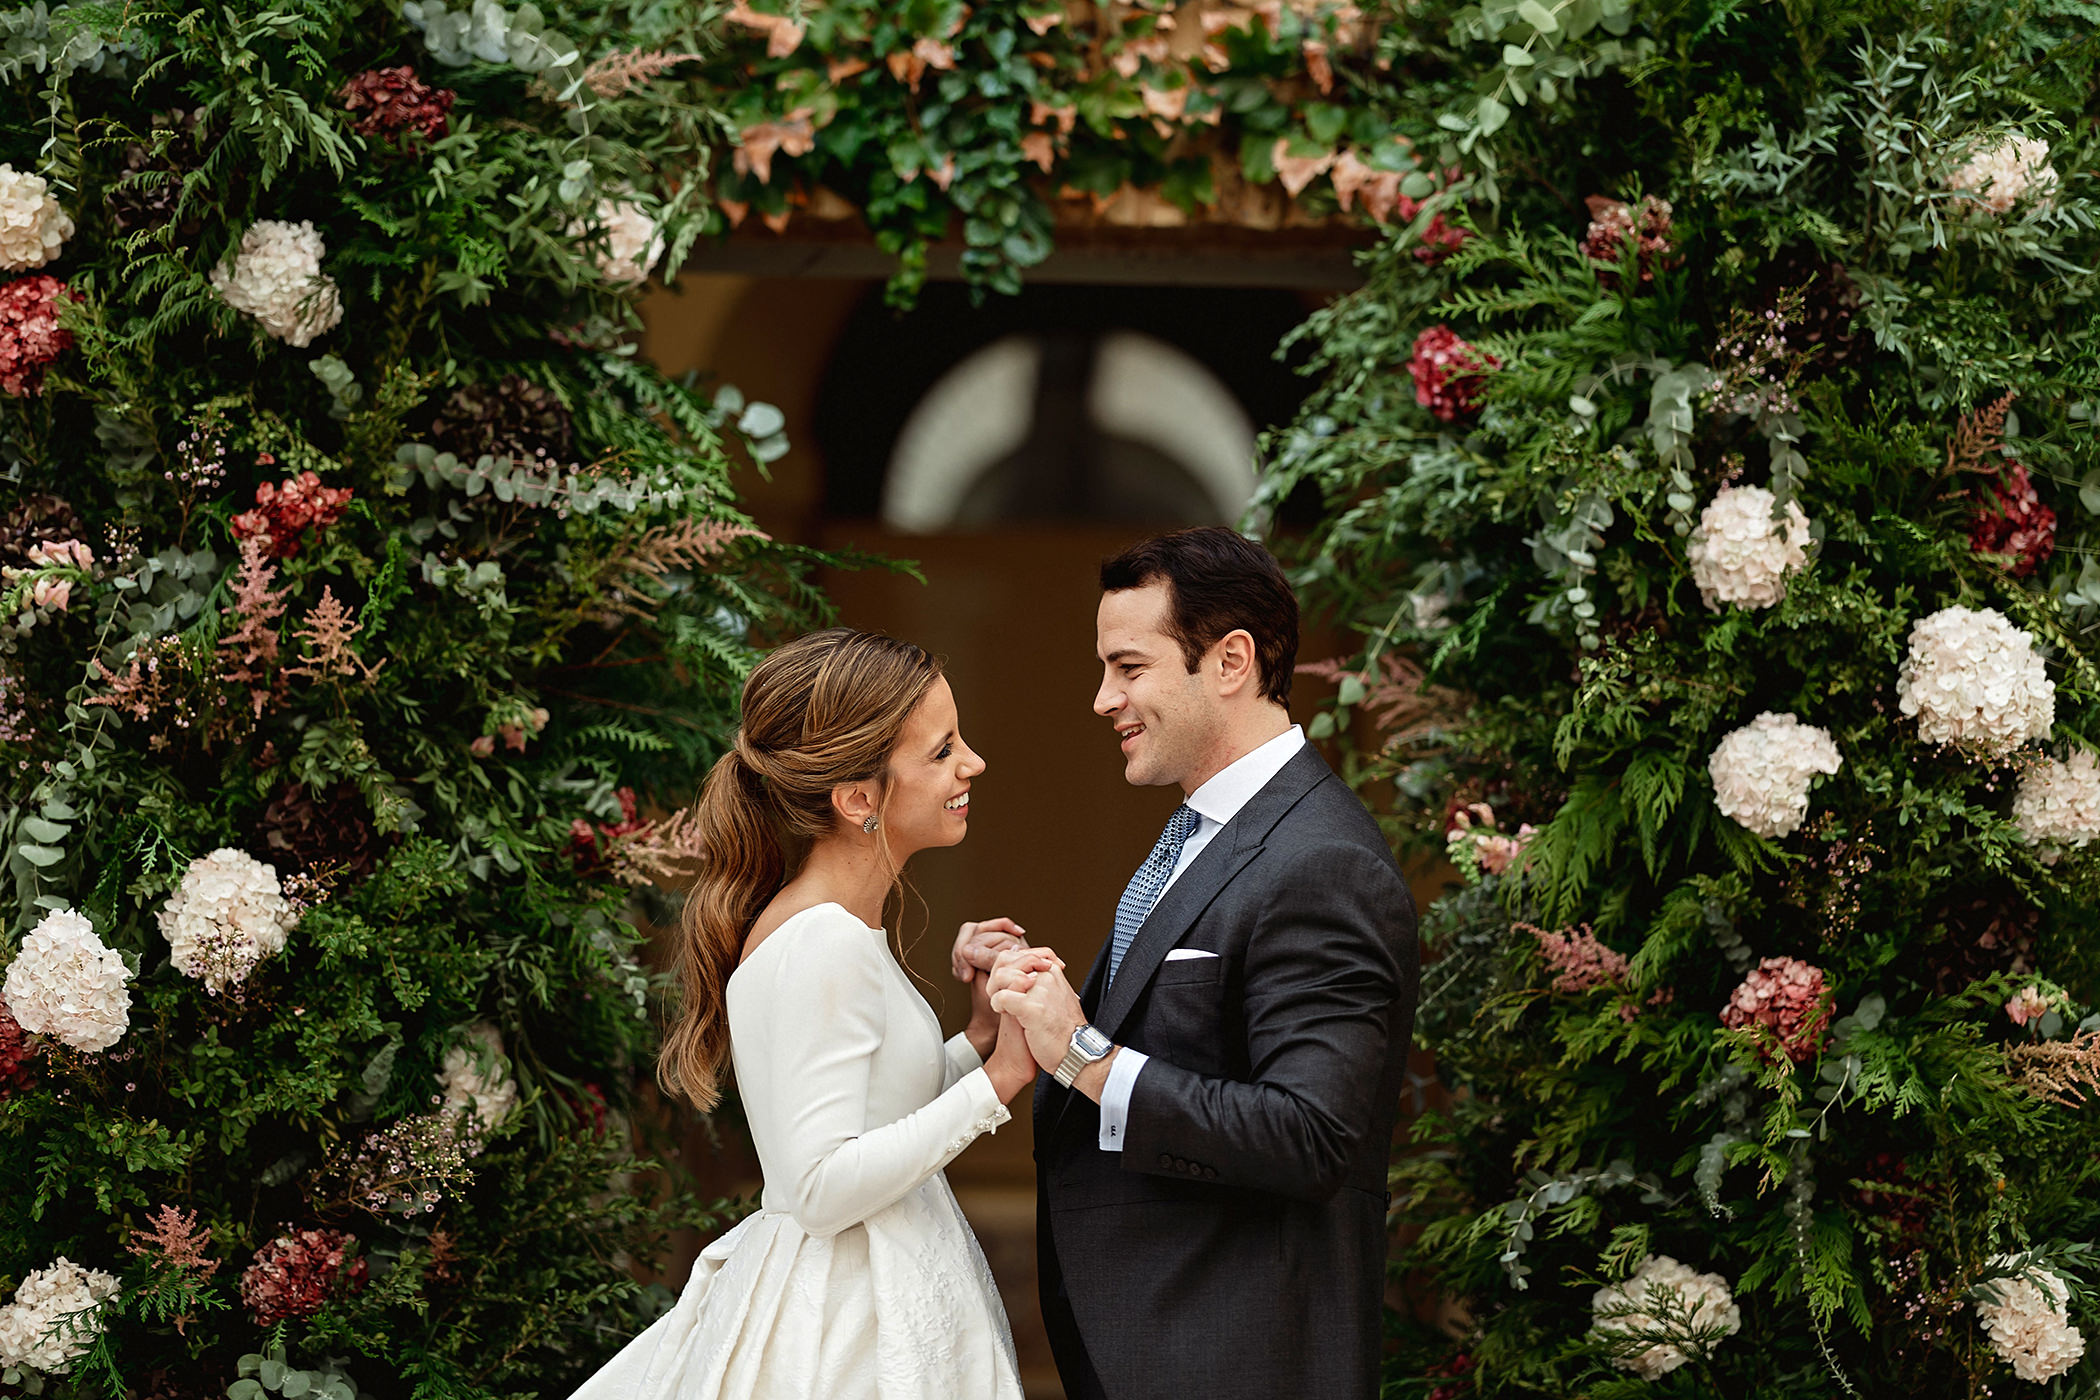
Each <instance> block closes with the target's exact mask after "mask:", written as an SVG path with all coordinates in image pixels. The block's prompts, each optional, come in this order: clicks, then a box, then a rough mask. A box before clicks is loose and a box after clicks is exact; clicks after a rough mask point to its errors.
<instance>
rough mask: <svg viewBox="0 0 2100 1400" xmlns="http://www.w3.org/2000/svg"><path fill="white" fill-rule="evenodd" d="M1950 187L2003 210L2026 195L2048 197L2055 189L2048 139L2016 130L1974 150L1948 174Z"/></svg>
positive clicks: (1987, 206) (1994, 209) (1990, 207)
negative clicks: (2039, 138)
mask: <svg viewBox="0 0 2100 1400" xmlns="http://www.w3.org/2000/svg"><path fill="white" fill-rule="evenodd" d="M1947 188H1948V189H1950V190H1955V191H1957V192H1959V193H1961V194H1962V195H1964V196H1966V197H1967V198H1968V199H1969V200H1970V201H1971V202H1973V203H1976V204H1980V205H1982V206H1983V207H1984V208H1985V209H1988V210H1990V211H1991V212H1992V213H1993V214H2003V213H2005V212H2006V211H2007V210H2008V209H2011V208H2012V207H2013V206H2014V205H2015V204H2017V203H2019V202H2020V201H2021V200H2023V199H2033V200H2036V201H2038V202H2039V201H2043V200H2047V199H2048V198H2049V197H2050V196H2051V195H2053V194H2055V193H2056V170H2055V168H2054V167H2053V166H2051V165H2050V164H2049V143H2048V142H2047V141H2042V140H2038V139H2037V138H2035V137H2032V136H2024V135H2021V134H2019V133H2017V132H2016V133H2014V134H2012V135H2010V136H2007V137H2006V138H2005V139H2004V140H2002V141H1999V142H1997V143H1995V144H1994V145H1991V146H1989V147H1987V148H1985V149H1983V150H1980V151H1977V152H1975V153H1974V154H1972V155H1971V156H1970V157H1969V158H1968V159H1967V160H1966V161H1964V162H1962V164H1961V165H1959V166H1958V167H1956V168H1955V170H1954V171H1953V172H1952V173H1951V174H1949V175H1948V176H1947Z"/></svg>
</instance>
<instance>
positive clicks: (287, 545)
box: [233, 472, 351, 559]
mask: <svg viewBox="0 0 2100 1400" xmlns="http://www.w3.org/2000/svg"><path fill="white" fill-rule="evenodd" d="M350 496H351V492H350V488H348V487H347V486H323V485H322V484H321V478H320V477H318V476H315V475H314V474H313V473H312V472H301V473H299V475H297V476H295V477H293V478H292V479H291V480H289V481H287V482H285V483H284V484H283V485H282V486H272V485H271V484H270V483H269V482H267V481H265V482H264V483H263V484H262V485H260V486H258V487H256V488H255V509H254V510H244V511H242V512H241V513H240V514H239V515H236V516H235V517H233V537H234V538H235V539H237V540H246V539H252V538H255V537H257V536H260V537H262V539H263V540H264V541H266V543H265V546H264V548H265V552H266V553H267V554H268V556H269V557H270V558H272V559H289V558H291V557H292V556H293V555H294V554H297V553H298V552H299V546H300V536H302V535H303V534H305V533H306V531H307V530H308V529H309V528H311V529H314V530H323V529H326V528H327V527H328V526H330V525H333V524H335V522H336V521H338V520H340V519H342V518H343V512H344V511H345V510H347V509H349V507H350Z"/></svg>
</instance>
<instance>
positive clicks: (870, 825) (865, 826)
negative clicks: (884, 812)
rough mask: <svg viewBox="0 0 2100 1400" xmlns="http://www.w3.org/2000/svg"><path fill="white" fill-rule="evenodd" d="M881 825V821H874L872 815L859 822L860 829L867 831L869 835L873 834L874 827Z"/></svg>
mask: <svg viewBox="0 0 2100 1400" xmlns="http://www.w3.org/2000/svg"><path fill="white" fill-rule="evenodd" d="M881 825H882V823H881V822H879V821H876V820H875V819H874V818H873V817H869V818H868V819H867V820H866V821H864V822H862V823H861V824H860V829H861V830H862V831H865V832H868V833H869V834H870V835H873V834H874V831H875V828H876V827H878V826H881Z"/></svg>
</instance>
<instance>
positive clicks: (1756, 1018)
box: [1721, 958, 1830, 1063]
mask: <svg viewBox="0 0 2100 1400" xmlns="http://www.w3.org/2000/svg"><path fill="white" fill-rule="evenodd" d="M1825 991H1826V988H1825V986H1824V983H1823V969H1821V968H1820V967H1813V966H1811V965H1809V964H1808V963H1805V962H1803V961H1801V959H1799V958H1766V959H1765V960H1764V961H1763V962H1761V963H1759V964H1758V965H1757V966H1756V967H1754V968H1752V969H1750V973H1749V975H1748V976H1747V977H1745V978H1743V984H1742V985H1741V986H1740V987H1737V988H1736V989H1735V990H1734V991H1733V992H1731V993H1730V994H1729V997H1728V1004H1727V1005H1725V1006H1723V1007H1722V1008H1721V1024H1722V1025H1724V1026H1727V1027H1728V1028H1729V1029H1730V1030H1735V1029H1738V1028H1740V1027H1743V1026H1753V1025H1755V1026H1763V1027H1764V1028H1765V1029H1767V1030H1769V1031H1771V1032H1772V1034H1773V1035H1774V1036H1776V1037H1777V1038H1778V1041H1779V1048H1780V1050H1781V1051H1782V1052H1783V1053H1784V1054H1785V1055H1786V1056H1787V1058H1788V1059H1791V1060H1794V1061H1795V1062H1797V1063H1798V1062H1800V1061H1802V1060H1808V1059H1813V1058H1814V1057H1815V1055H1816V1052H1817V1051H1819V1050H1820V1049H1822V1047H1823V1033H1824V1031H1826V1030H1828V1029H1829V1027H1830V998H1829V997H1828V996H1826V995H1825V994H1824V993H1825Z"/></svg>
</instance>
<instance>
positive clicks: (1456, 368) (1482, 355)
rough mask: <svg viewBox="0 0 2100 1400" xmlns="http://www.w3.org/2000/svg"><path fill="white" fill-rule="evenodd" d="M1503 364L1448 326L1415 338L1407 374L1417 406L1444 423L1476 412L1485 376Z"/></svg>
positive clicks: (1433, 329) (1432, 327)
mask: <svg viewBox="0 0 2100 1400" xmlns="http://www.w3.org/2000/svg"><path fill="white" fill-rule="evenodd" d="M1501 365H1502V361H1500V360H1498V359H1496V358H1495V357H1494V356H1493V355H1490V354H1488V353H1486V352H1485V351H1483V350H1478V349H1476V348H1474V347H1473V346H1471V345H1468V344H1467V343H1466V342H1465V341H1463V340H1461V339H1459V338H1458V334H1457V332H1455V331H1453V330H1452V329H1451V328H1450V327H1449V326H1431V327H1430V328H1429V329H1428V330H1426V331H1423V332H1422V333H1421V334H1420V335H1418V336H1416V337H1415V353H1414V356H1413V358H1411V359H1410V360H1408V362H1407V372H1408V374H1410V375H1411V376H1413V378H1414V381H1415V402H1416V403H1418V404H1420V405H1422V407H1424V408H1426V409H1428V410H1429V411H1430V412H1431V413H1433V414H1435V415H1436V416H1437V418H1438V419H1440V420H1441V421H1443V422H1446V423H1450V422H1455V421H1456V420H1457V419H1458V418H1459V417H1460V416H1461V415H1463V414H1468V413H1471V412H1473V409H1474V401H1475V400H1476V399H1478V398H1479V397H1480V385H1481V380H1482V376H1483V375H1485V374H1486V372H1487V371H1489V370H1492V369H1499V368H1500V367H1501Z"/></svg>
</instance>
